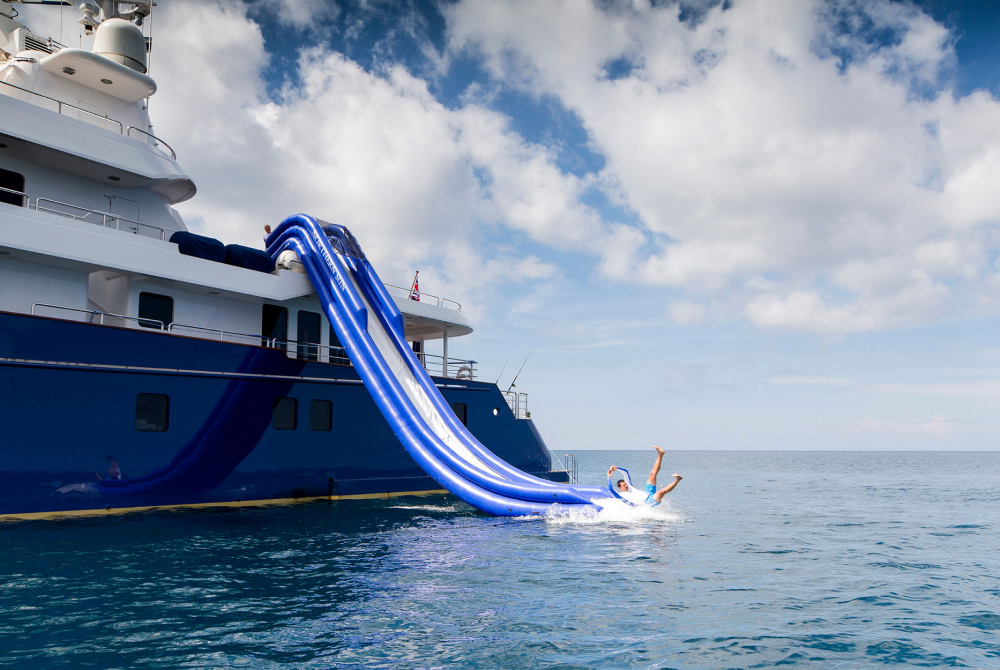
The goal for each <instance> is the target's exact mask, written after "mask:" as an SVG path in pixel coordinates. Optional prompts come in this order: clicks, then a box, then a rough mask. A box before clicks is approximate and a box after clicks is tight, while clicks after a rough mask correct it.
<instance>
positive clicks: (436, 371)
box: [415, 352, 476, 381]
mask: <svg viewBox="0 0 1000 670" xmlns="http://www.w3.org/2000/svg"><path fill="white" fill-rule="evenodd" d="M415 355H416V357H417V359H418V360H419V361H420V363H421V364H422V365H423V366H424V369H425V370H427V373H428V374H431V375H435V376H437V377H446V378H448V379H464V380H467V381H473V380H475V378H476V361H463V360H461V359H457V358H452V357H450V356H449V357H448V358H447V362H446V359H445V357H444V356H438V355H437V354H428V353H425V352H417V353H416V354H415Z"/></svg>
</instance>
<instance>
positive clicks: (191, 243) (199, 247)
mask: <svg viewBox="0 0 1000 670" xmlns="http://www.w3.org/2000/svg"><path fill="white" fill-rule="evenodd" d="M170 241H171V242H173V243H174V244H176V245H177V247H178V249H180V252H181V253H182V254H184V255H185V256H194V257H195V258H204V259H205V260H206V261H215V262H216V263H225V262H226V246H225V245H224V244H223V243H222V242H220V241H219V240H217V239H215V238H212V237H205V236H204V235H195V234H194V233H189V232H187V231H186V230H178V231H177V232H176V233H174V234H173V235H171V236H170Z"/></svg>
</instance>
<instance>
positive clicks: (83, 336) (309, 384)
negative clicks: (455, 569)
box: [0, 0, 573, 518]
mask: <svg viewBox="0 0 1000 670" xmlns="http://www.w3.org/2000/svg"><path fill="white" fill-rule="evenodd" d="M21 4H22V3H20V2H8V1H5V0H0V417H2V422H3V438H2V439H0V517H7V518H12V517H22V518H23V517H33V516H44V515H53V514H56V515H61V514H80V513H91V514H92V513H106V512H111V511H121V510H129V509H140V508H148V507H155V506H184V505H245V504H251V505H253V504H261V503H267V502H287V501H294V500H307V499H316V498H322V499H330V500H338V499H346V498H375V497H378V498H385V497H391V496H398V495H414V494H421V493H432V492H443V488H445V487H443V486H442V481H444V480H443V479H442V478H441V477H440V476H436V475H435V476H431V475H432V474H434V472H433V470H432V469H429V467H428V466H427V464H426V463H424V462H423V461H420V463H418V461H417V460H415V459H414V456H413V454H411V453H410V451H408V450H407V448H406V445H405V444H401V439H400V437H399V431H398V430H395V429H394V426H393V425H391V422H390V421H389V420H387V417H388V416H389V415H388V414H387V413H386V410H384V408H383V409H381V410H380V405H379V404H378V403H377V402H376V401H375V399H374V398H375V395H374V393H373V392H371V389H370V388H368V387H369V385H370V384H369V381H366V379H365V378H362V375H359V372H358V366H356V365H353V364H352V360H351V359H352V356H351V353H350V352H349V351H348V349H347V348H345V346H344V345H342V344H341V341H340V338H338V334H337V333H338V332H341V333H343V332H344V331H338V330H337V329H335V328H334V324H331V322H330V318H329V316H328V315H329V314H330V312H329V310H328V309H326V310H325V308H324V303H323V300H322V299H321V296H320V295H318V292H317V290H316V287H315V285H314V282H313V281H312V280H311V278H310V275H309V274H308V273H307V272H306V271H305V270H304V269H303V263H302V261H304V260H305V259H303V258H300V257H299V255H298V254H296V253H295V251H292V250H289V249H287V248H285V249H282V250H280V253H279V250H277V242H276V241H275V242H274V244H271V245H270V247H269V248H270V250H271V252H272V253H269V252H267V251H262V250H260V249H252V248H249V247H243V246H239V245H235V244H228V245H227V244H225V242H224V241H220V240H215V239H212V238H209V237H204V236H201V235H196V234H193V233H192V232H190V231H189V230H188V229H187V226H186V225H185V223H184V221H183V219H182V217H181V216H180V214H179V213H178V212H177V210H176V209H174V206H175V205H177V204H178V203H182V202H184V201H186V200H189V199H190V198H193V197H195V194H196V187H195V184H194V182H193V181H192V179H191V177H190V176H189V175H188V174H187V173H186V172H185V171H184V169H183V168H182V167H181V165H180V163H179V162H178V156H177V155H176V154H175V152H174V150H173V149H172V148H171V147H170V145H169V144H168V141H167V140H166V139H163V138H160V137H157V136H156V135H155V134H154V132H153V127H152V125H151V123H150V119H149V116H148V114H147V105H148V101H149V98H150V97H151V96H152V95H154V94H155V93H156V82H155V81H154V80H153V79H152V78H151V77H150V76H149V75H148V74H147V71H146V70H147V62H148V53H149V50H150V41H149V40H148V39H147V37H146V35H144V32H143V25H144V22H146V23H147V25H148V21H147V19H148V18H149V16H150V13H151V12H153V11H155V10H156V7H155V3H152V2H128V3H119V2H111V1H108V0H103V1H100V2H83V3H81V4H79V6H78V9H79V11H80V17H79V23H80V24H81V26H82V29H83V30H84V31H85V32H86V34H87V35H92V36H93V40H92V41H93V48H92V49H89V50H88V49H83V48H73V47H68V46H65V45H63V44H60V43H59V42H57V41H54V40H53V39H51V38H50V37H47V36H42V35H37V34H35V33H33V32H31V30H30V29H29V28H28V27H27V26H25V25H23V24H22V23H21V22H19V19H18V12H17V7H18V6H19V5H21ZM34 4H54V5H61V4H65V5H66V6H67V7H69V6H71V5H70V3H59V2H48V3H34ZM58 11H62V10H61V9H60V10H58ZM74 11H75V10H74ZM88 42H89V40H88ZM167 139H169V138H167ZM181 158H183V157H181ZM289 214H293V213H292V212H289ZM317 214H321V213H317ZM315 221H316V220H314V219H308V222H311V224H315ZM264 223H273V224H274V225H275V226H277V224H278V222H263V221H262V222H261V224H264ZM320 223H323V222H320ZM284 225H285V224H282V226H284ZM315 225H319V224H315ZM334 228H337V227H336V226H327V227H326V228H324V230H332V229H334ZM354 232H355V233H357V235H358V237H359V238H360V239H361V240H362V241H363V238H364V231H363V230H356V231H354ZM346 235H347V236H348V237H345V238H343V239H353V238H350V234H349V233H346ZM342 237H343V236H342ZM330 239H333V238H332V237H331V238H330ZM272 240H277V238H276V237H274V236H272V237H271V238H269V242H271V241H272ZM286 246H287V244H286ZM359 253H360V251H359ZM351 262H353V261H351ZM338 281H340V280H338ZM379 287H381V284H379ZM385 288H386V290H387V295H388V296H390V297H388V298H386V301H387V305H388V306H387V307H386V309H387V310H388V311H390V312H393V313H394V314H396V315H397V316H398V321H399V329H398V330H399V333H400V337H401V338H403V339H405V343H406V347H408V351H407V356H410V355H411V354H412V356H415V357H416V358H415V360H417V361H419V364H420V365H421V366H422V367H423V369H424V370H426V372H427V373H429V375H430V377H429V379H431V380H432V386H433V387H434V388H436V389H437V392H440V395H441V396H442V397H443V398H444V401H445V402H446V403H447V407H448V408H449V409H450V411H449V412H447V414H448V419H449V421H451V420H457V421H459V422H460V423H461V428H462V430H463V431H465V430H467V432H468V434H471V435H472V436H474V438H475V440H476V441H478V442H477V444H481V445H482V446H483V447H484V448H485V449H486V450H488V451H489V452H491V454H495V455H496V457H499V459H501V460H502V461H503V463H509V464H510V465H511V466H513V467H514V468H516V469H517V470H518V471H523V472H524V473H528V475H531V476H533V477H535V478H539V479H540V480H545V481H546V482H549V483H550V485H551V486H552V487H558V486H559V485H560V483H567V484H568V483H571V480H572V479H573V474H572V473H570V472H568V471H567V470H565V469H562V468H558V467H557V468H554V467H553V460H552V455H551V454H550V452H549V451H548V449H547V448H546V446H545V443H544V441H543V440H542V438H541V436H540V435H539V433H538V431H537V429H536V427H535V424H534V423H533V422H532V420H531V418H530V414H529V412H528V409H527V396H526V395H524V394H521V393H505V392H502V391H501V390H500V389H499V388H498V387H497V385H496V384H495V383H490V382H484V381H480V380H478V379H477V370H476V364H475V361H471V360H457V359H454V358H450V357H449V355H448V342H449V340H450V339H451V338H455V337H461V336H463V335H467V334H469V333H471V332H472V325H471V324H470V323H469V321H468V320H467V319H466V318H465V316H464V314H463V312H462V307H461V305H460V304H458V303H457V302H454V301H451V300H447V299H443V298H438V297H436V296H433V295H430V294H427V293H422V294H421V293H417V292H415V291H414V290H413V287H411V288H409V289H407V288H401V287H393V286H390V285H385ZM379 290H381V288H380V289H379ZM387 318H388V317H387ZM342 327H344V326H343V324H339V325H338V328H342ZM392 330H393V328H389V327H387V328H386V329H385V331H386V332H390V331H392ZM430 340H441V350H442V355H440V356H438V355H431V354H429V353H427V352H426V348H425V343H426V342H428V341H430ZM401 341H403V340H401ZM424 370H421V374H423V372H424ZM431 391H433V389H431ZM437 392H435V393H437ZM220 417H221V418H220ZM390 418H391V417H390ZM449 434H450V433H449ZM458 448H459V447H455V449H456V450H457V449H458ZM411 451H412V450H411ZM449 453H450V452H449ZM484 453H485V452H484ZM480 456H481V457H482V459H481V460H482V461H483V462H486V461H487V460H488V459H487V458H486V456H484V455H482V454H480ZM491 462H492V461H491ZM460 465H461V464H460ZM502 467H503V464H500V465H496V464H494V465H491V466H490V468H492V469H491V470H489V472H488V473H487V474H488V475H490V476H493V472H494V471H496V472H499V471H500V470H501V469H502ZM428 473H431V474H428ZM511 476H512V477H513V476H514V475H511ZM517 477H520V475H517ZM525 481H527V479H525ZM501 483H502V482H501ZM504 486H507V485H506V484H504ZM543 488H544V487H543ZM552 490H556V489H555V488H552V489H544V492H545V493H544V495H545V496H548V495H549V491H552ZM558 491H559V492H558V496H562V495H563V493H562V489H558ZM491 495H492V494H491ZM567 495H569V494H567ZM536 497H537V496H536ZM552 497H553V498H556V497H557V494H556V493H552ZM559 499H560V500H561V499H562V498H561V497H560V498H559ZM504 500H506V499H504ZM570 502H572V501H570ZM516 511H517V509H516V508H514V509H513V511H512V512H511V513H512V514H513V513H515V512H516Z"/></svg>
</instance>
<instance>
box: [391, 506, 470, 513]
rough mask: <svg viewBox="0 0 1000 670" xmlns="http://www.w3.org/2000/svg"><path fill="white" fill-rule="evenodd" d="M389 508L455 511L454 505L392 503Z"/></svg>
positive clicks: (456, 508) (456, 509)
mask: <svg viewBox="0 0 1000 670" xmlns="http://www.w3.org/2000/svg"><path fill="white" fill-rule="evenodd" d="M390 509H413V510H420V511H423V512H457V511H458V507H456V506H455V505H392V506H391V507H390Z"/></svg>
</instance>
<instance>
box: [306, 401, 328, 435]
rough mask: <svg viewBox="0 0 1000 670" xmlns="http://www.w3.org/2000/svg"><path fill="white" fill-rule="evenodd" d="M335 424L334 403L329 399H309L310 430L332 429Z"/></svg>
mask: <svg viewBox="0 0 1000 670" xmlns="http://www.w3.org/2000/svg"><path fill="white" fill-rule="evenodd" d="M332 426H333V403H331V402H330V401H329V400H310V401H309V430H330V428H331V427H332Z"/></svg>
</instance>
